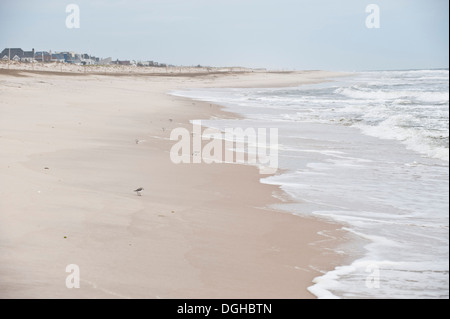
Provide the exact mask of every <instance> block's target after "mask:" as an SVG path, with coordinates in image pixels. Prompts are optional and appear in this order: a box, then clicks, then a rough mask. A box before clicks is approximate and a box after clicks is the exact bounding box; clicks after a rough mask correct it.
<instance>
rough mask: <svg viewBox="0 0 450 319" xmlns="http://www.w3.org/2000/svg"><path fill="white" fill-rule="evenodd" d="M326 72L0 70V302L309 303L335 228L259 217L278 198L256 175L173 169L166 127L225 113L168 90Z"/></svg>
mask: <svg viewBox="0 0 450 319" xmlns="http://www.w3.org/2000/svg"><path fill="white" fill-rule="evenodd" d="M72 71H74V70H72ZM118 75H121V76H118ZM332 76H336V74H335V73H330V72H323V71H307V72H306V71H305V72H286V73H283V72H279V73H275V72H265V71H258V72H251V71H248V70H247V71H246V70H240V71H239V72H228V71H226V72H225V71H223V72H222V71H221V72H211V73H208V72H203V71H202V72H200V71H198V72H194V71H192V72H181V71H180V72H179V74H175V73H174V74H172V75H171V74H166V75H164V74H141V73H140V72H131V71H130V70H126V71H124V72H122V73H121V74H116V73H112V74H106V72H103V71H99V72H91V73H88V74H84V73H83V72H78V73H75V71H74V72H72V73H71V72H62V71H61V70H60V69H58V66H57V67H56V68H55V70H53V72H45V71H37V70H13V69H9V70H8V69H6V67H5V66H3V68H2V69H0V83H1V85H0V128H1V130H0V145H1V147H0V153H1V154H0V175H1V176H2V178H1V179H0V298H314V296H313V295H312V294H310V293H309V292H308V291H307V287H308V286H311V285H312V280H313V278H315V277H317V276H319V275H320V274H321V271H328V270H330V269H333V268H334V267H335V266H337V265H339V264H340V263H341V261H342V258H343V257H342V256H339V255H338V254H337V253H335V252H334V250H333V248H334V247H336V246H337V245H339V244H340V243H342V241H343V240H344V239H345V235H344V234H342V231H341V230H340V228H341V226H340V225H338V224H331V223H327V222H324V221H321V220H316V219H309V218H304V217H298V216H294V215H291V214H288V213H285V212H279V211H275V210H273V209H270V208H269V205H271V204H276V203H278V202H280V199H276V197H277V198H279V197H281V198H282V197H283V194H282V193H281V191H280V189H278V188H277V187H275V186H270V185H264V184H261V183H260V182H259V179H260V178H261V175H260V174H259V171H258V169H257V168H256V167H252V166H245V165H230V164H210V165H208V164H204V163H202V164H178V165H177V164H174V163H172V162H171V160H170V149H171V146H172V145H173V144H174V142H173V141H170V140H169V136H170V132H171V130H172V129H174V128H177V127H185V128H187V129H189V130H191V128H192V126H191V124H190V123H189V121H190V120H195V119H208V118H210V117H219V118H221V117H222V118H227V117H235V116H236V115H235V114H230V113H227V112H224V111H223V109H222V108H221V107H220V106H217V105H213V104H209V103H203V102H197V101H191V100H188V99H183V98H177V97H174V96H171V95H169V94H168V92H170V91H172V90H178V89H186V88H200V87H283V86H295V85H300V84H305V83H316V82H320V81H324V80H326V79H327V78H329V77H332ZM136 140H137V141H136ZM138 187H144V191H143V192H142V196H137V195H136V193H134V192H133V190H134V189H136V188H138ZM274 194H277V195H278V196H276V197H274V196H273V195H274ZM70 264H75V265H78V266H79V269H80V288H78V289H77V288H73V289H68V288H67V287H66V277H67V276H68V275H69V273H67V272H66V267H67V265H70Z"/></svg>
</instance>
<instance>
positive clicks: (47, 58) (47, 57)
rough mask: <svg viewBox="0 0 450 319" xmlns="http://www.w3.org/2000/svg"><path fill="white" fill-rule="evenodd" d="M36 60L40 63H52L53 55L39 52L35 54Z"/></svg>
mask: <svg viewBox="0 0 450 319" xmlns="http://www.w3.org/2000/svg"><path fill="white" fill-rule="evenodd" d="M34 59H35V60H36V61H38V62H51V61H52V55H51V54H50V53H49V52H47V51H38V52H36V53H35V54H34Z"/></svg>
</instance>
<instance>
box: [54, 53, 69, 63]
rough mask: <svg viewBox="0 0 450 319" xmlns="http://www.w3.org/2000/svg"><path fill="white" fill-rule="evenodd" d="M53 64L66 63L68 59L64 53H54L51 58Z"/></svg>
mask: <svg viewBox="0 0 450 319" xmlns="http://www.w3.org/2000/svg"><path fill="white" fill-rule="evenodd" d="M51 61H52V62H61V63H64V62H66V59H65V58H64V53H53V54H52V56H51Z"/></svg>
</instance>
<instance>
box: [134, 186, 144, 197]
mask: <svg viewBox="0 0 450 319" xmlns="http://www.w3.org/2000/svg"><path fill="white" fill-rule="evenodd" d="M143 190H144V188H143V187H139V188H138V189H135V190H134V192H136V194H137V195H138V196H141V192H142V191H143Z"/></svg>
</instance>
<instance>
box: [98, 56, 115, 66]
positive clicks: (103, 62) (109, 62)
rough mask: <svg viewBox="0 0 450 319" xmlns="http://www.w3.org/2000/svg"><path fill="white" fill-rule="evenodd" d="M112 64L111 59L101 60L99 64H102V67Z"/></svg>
mask: <svg viewBox="0 0 450 319" xmlns="http://www.w3.org/2000/svg"><path fill="white" fill-rule="evenodd" d="M111 62H112V59H111V58H106V59H99V61H98V64H100V65H107V64H111Z"/></svg>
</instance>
